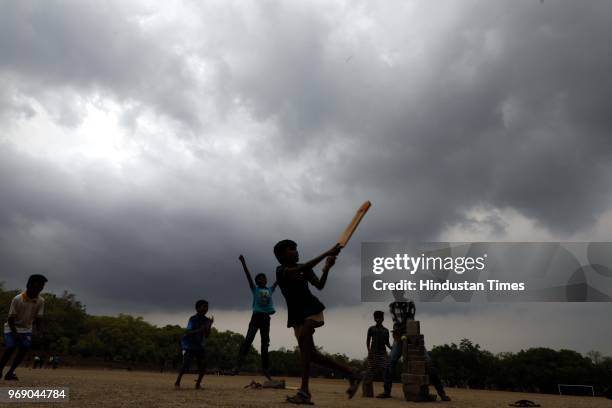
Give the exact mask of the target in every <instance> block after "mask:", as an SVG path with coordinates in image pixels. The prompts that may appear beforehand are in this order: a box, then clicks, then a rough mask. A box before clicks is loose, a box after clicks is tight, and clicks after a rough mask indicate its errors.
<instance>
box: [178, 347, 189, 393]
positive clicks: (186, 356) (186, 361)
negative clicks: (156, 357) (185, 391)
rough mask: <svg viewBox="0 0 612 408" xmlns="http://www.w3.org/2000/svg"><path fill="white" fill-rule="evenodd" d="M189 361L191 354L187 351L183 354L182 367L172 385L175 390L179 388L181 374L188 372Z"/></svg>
mask: <svg viewBox="0 0 612 408" xmlns="http://www.w3.org/2000/svg"><path fill="white" fill-rule="evenodd" d="M191 359H192V354H191V352H190V351H189V350H187V351H185V354H183V365H182V366H181V369H180V371H179V373H178V377H176V382H175V383H174V387H175V388H180V387H181V379H182V378H183V374H185V372H186V371H187V370H189V366H191Z"/></svg>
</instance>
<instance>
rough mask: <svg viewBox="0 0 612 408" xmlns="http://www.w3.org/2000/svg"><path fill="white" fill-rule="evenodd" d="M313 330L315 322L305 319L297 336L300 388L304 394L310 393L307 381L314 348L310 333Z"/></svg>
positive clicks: (312, 332)
mask: <svg viewBox="0 0 612 408" xmlns="http://www.w3.org/2000/svg"><path fill="white" fill-rule="evenodd" d="M314 331H315V322H313V321H311V320H306V321H305V322H304V325H303V326H302V329H301V331H300V335H299V338H298V344H299V346H300V356H301V357H302V385H301V386H300V389H301V390H302V391H303V392H305V393H306V394H308V395H310V390H309V382H310V363H311V361H312V355H313V350H314V340H313V338H312V335H313V334H314Z"/></svg>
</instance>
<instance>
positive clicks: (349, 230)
mask: <svg viewBox="0 0 612 408" xmlns="http://www.w3.org/2000/svg"><path fill="white" fill-rule="evenodd" d="M371 206H372V203H371V202H369V201H366V202H365V203H363V204H361V207H359V209H358V210H357V212H356V213H355V216H354V217H353V219H352V220H351V222H350V224H349V225H348V226H347V227H346V229H345V230H344V232H343V233H342V235H341V236H340V239H339V240H338V244H340V246H341V247H342V248H344V247H345V246H346V244H348V242H349V240H350V239H351V237H352V236H353V233H354V232H355V230H356V229H357V226H358V225H359V223H360V222H361V220H362V219H363V217H364V216H365V215H366V213H367V212H368V210H369V209H370V207H371Z"/></svg>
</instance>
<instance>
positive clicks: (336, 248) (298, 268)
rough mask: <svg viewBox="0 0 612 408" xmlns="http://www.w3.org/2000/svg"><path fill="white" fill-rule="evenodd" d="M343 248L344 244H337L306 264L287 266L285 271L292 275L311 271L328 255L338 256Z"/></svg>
mask: <svg viewBox="0 0 612 408" xmlns="http://www.w3.org/2000/svg"><path fill="white" fill-rule="evenodd" d="M341 249H342V246H340V244H336V245H334V246H333V247H332V248H331V249H329V250H327V251H325V252H323V253H322V254H321V255H319V256H317V257H316V258H313V259H311V260H310V261H308V262H306V263H304V264H301V265H298V266H295V267H293V268H286V269H285V272H286V273H287V274H288V275H289V276H291V277H293V276H299V275H300V274H301V273H303V272H306V271H309V270H311V269H312V268H314V267H315V266H317V265H318V264H319V262H321V261H322V260H323V259H325V258H327V257H328V256H333V257H336V256H337V255H338V254H339V253H340V250H341Z"/></svg>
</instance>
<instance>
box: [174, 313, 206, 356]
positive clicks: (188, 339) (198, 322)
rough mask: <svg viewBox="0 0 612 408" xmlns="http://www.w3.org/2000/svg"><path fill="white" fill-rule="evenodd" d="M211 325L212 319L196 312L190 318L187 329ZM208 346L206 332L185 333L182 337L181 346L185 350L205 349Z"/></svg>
mask: <svg viewBox="0 0 612 408" xmlns="http://www.w3.org/2000/svg"><path fill="white" fill-rule="evenodd" d="M209 325H210V319H209V318H208V317H206V316H202V315H199V314H195V315H193V316H191V317H190V318H189V322H187V331H193V330H198V329H201V328H202V327H206V326H209ZM205 346H206V337H204V333H202V332H199V333H192V334H185V335H184V336H183V338H182V339H181V347H182V348H183V350H203V349H204V347H205Z"/></svg>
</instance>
